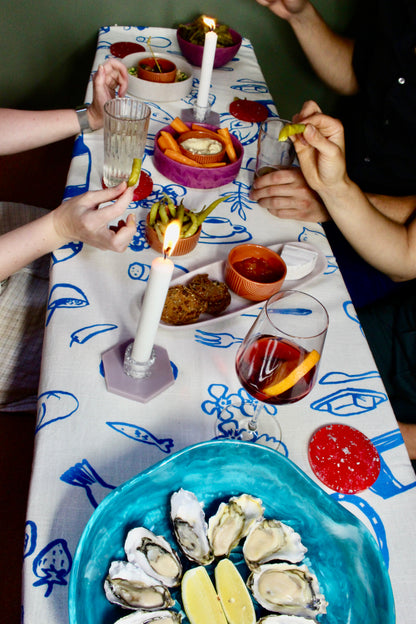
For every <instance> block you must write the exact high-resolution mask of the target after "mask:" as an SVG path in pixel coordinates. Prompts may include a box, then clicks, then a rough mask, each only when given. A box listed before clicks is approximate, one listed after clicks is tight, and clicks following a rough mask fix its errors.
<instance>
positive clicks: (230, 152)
mask: <svg viewBox="0 0 416 624" xmlns="http://www.w3.org/2000/svg"><path fill="white" fill-rule="evenodd" d="M217 132H218V134H219V135H220V136H221V137H222V138H223V140H224V143H225V151H226V152H227V156H228V158H229V159H230V162H235V161H236V160H237V154H236V151H235V149H234V145H233V142H232V140H231V136H230V133H229V131H228V128H218V130H217Z"/></svg>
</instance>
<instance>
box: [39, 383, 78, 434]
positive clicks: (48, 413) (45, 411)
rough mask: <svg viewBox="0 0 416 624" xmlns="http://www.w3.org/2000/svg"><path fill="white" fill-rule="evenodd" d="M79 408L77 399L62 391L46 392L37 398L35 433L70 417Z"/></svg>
mask: <svg viewBox="0 0 416 624" xmlns="http://www.w3.org/2000/svg"><path fill="white" fill-rule="evenodd" d="M78 407H79V401H78V399H77V397H76V396H75V395H74V394H72V393H71V392H65V391H64V390H48V391H47V392H42V394H40V395H39V397H38V414H37V422H36V431H35V433H37V432H38V431H39V430H40V429H42V428H43V427H46V425H50V424H51V423H53V422H56V421H57V420H64V419H65V418H68V417H69V416H72V414H73V413H74V412H76V411H77V409H78Z"/></svg>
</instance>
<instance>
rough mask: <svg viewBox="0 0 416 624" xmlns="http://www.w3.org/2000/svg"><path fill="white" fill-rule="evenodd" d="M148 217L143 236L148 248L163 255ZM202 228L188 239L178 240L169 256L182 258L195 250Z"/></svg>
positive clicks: (160, 244)
mask: <svg viewBox="0 0 416 624" xmlns="http://www.w3.org/2000/svg"><path fill="white" fill-rule="evenodd" d="M149 217H150V215H147V218H146V226H145V235H146V239H147V242H148V243H149V245H150V247H151V248H152V249H154V250H155V251H157V252H159V253H163V243H161V242H160V240H159V237H158V235H157V232H156V230H155V229H154V228H152V227H151V226H150V225H149ZM201 230H202V226H199V228H198V229H197V231H196V232H195V234H193V235H192V236H190V237H189V238H180V239H179V240H178V242H177V243H176V245H175V247H174V248H173V251H172V253H171V254H170V255H171V256H184V255H185V254H188V253H190V252H191V251H192V250H193V249H195V247H196V245H197V243H198V240H199V237H200V235H201Z"/></svg>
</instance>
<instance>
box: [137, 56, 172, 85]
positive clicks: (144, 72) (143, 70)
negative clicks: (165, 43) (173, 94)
mask: <svg viewBox="0 0 416 624" xmlns="http://www.w3.org/2000/svg"><path fill="white" fill-rule="evenodd" d="M156 60H157V62H158V64H159V67H160V69H161V70H162V71H161V72H160V71H158V69H157V66H156ZM156 60H155V59H154V58H153V57H151V56H150V57H148V58H144V59H141V60H140V61H139V63H138V65H137V75H138V77H139V78H141V79H142V80H148V81H149V82H174V81H175V78H176V65H175V63H172V61H170V60H169V59H165V58H161V57H160V58H158V57H156ZM148 68H149V69H148Z"/></svg>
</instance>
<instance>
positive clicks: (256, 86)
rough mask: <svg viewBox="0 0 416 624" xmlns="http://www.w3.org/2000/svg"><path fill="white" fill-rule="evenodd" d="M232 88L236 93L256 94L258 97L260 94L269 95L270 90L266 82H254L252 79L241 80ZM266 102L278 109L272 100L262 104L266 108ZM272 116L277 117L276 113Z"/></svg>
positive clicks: (264, 101)
mask: <svg viewBox="0 0 416 624" xmlns="http://www.w3.org/2000/svg"><path fill="white" fill-rule="evenodd" d="M230 88H231V89H234V91H240V92H241V93H254V94H256V95H257V94H258V93H269V88H268V86H267V84H266V83H265V82H264V80H253V79H252V78H240V79H239V80H237V82H236V83H235V84H233V85H231V87H230ZM256 102H259V100H257V99H256ZM266 102H267V104H269V105H270V106H273V108H274V109H275V108H276V104H275V103H274V102H273V100H272V98H270V99H268V100H263V101H262V102H261V103H262V104H264V105H265V106H266ZM272 116H273V117H275V116H277V115H276V113H274V114H273V115H272Z"/></svg>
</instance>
